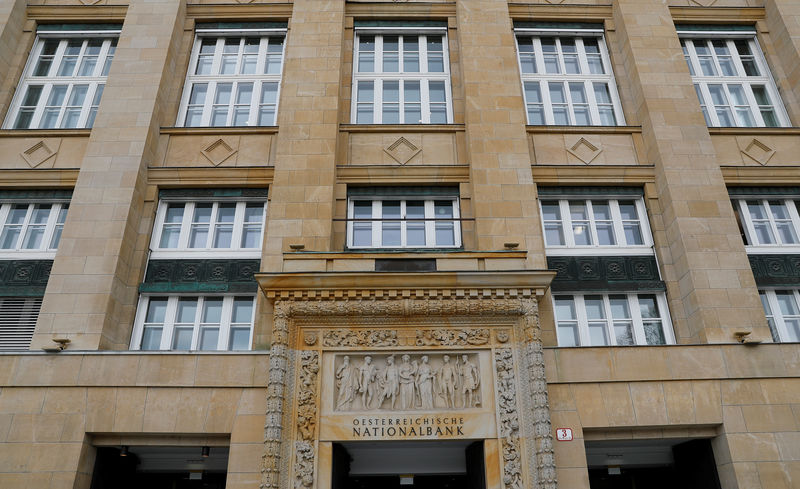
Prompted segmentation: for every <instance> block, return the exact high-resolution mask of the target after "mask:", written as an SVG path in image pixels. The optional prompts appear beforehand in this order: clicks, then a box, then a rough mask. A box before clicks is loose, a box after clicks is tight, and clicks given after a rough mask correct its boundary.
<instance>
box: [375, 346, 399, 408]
mask: <svg viewBox="0 0 800 489" xmlns="http://www.w3.org/2000/svg"><path fill="white" fill-rule="evenodd" d="M380 381H382V390H381V395H380V397H379V398H378V407H380V406H381V405H382V404H383V401H385V400H387V399H391V400H392V403H391V407H392V409H394V405H395V401H396V400H397V394H398V392H399V390H400V378H399V372H398V371H397V365H395V364H394V355H391V356H389V357H386V368H385V369H383V372H382V375H381V378H380Z"/></svg>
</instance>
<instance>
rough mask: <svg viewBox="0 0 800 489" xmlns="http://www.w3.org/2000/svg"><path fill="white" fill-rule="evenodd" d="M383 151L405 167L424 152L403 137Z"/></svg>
mask: <svg viewBox="0 0 800 489" xmlns="http://www.w3.org/2000/svg"><path fill="white" fill-rule="evenodd" d="M383 150H384V151H385V152H386V154H388V155H389V156H391V157H392V158H393V159H394V160H395V161H396V162H398V163H400V164H401V165H405V164H406V163H408V162H409V161H411V158H413V157H415V156H417V155H418V154H419V152H420V151H422V149H420V148H418V147H416V146H415V145H414V144H413V143H411V141H409V140H408V139H406V138H404V137H401V138H400V139H398V140H397V141H395V142H393V143H392V144H390V145H389V146H387V147H386V148H383Z"/></svg>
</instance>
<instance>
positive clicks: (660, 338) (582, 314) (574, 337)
mask: <svg viewBox="0 0 800 489" xmlns="http://www.w3.org/2000/svg"><path fill="white" fill-rule="evenodd" d="M553 303H554V305H555V309H554V310H555V313H556V329H557V336H558V346H606V345H617V346H621V345H666V344H674V343H675V337H674V336H673V332H672V326H671V323H670V319H669V310H668V308H667V303H666V298H665V296H664V294H663V293H638V294H637V293H578V294H570V293H563V294H562V293H553Z"/></svg>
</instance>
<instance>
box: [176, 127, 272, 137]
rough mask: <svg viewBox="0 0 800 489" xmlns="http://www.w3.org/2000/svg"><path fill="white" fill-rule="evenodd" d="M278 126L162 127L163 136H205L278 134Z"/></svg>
mask: <svg viewBox="0 0 800 489" xmlns="http://www.w3.org/2000/svg"><path fill="white" fill-rule="evenodd" d="M277 133H278V126H259V127H239V126H237V127H162V128H161V134H170V135H205V134H277Z"/></svg>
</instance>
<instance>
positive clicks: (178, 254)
mask: <svg viewBox="0 0 800 489" xmlns="http://www.w3.org/2000/svg"><path fill="white" fill-rule="evenodd" d="M208 203H210V204H212V211H211V214H212V215H211V217H210V219H209V221H208V223H207V225H208V236H207V238H206V243H207V244H208V243H212V242H213V241H212V240H213V235H214V233H213V232H212V231H213V230H214V229H215V228H214V226H215V225H216V224H217V223H218V221H217V220H216V217H217V212H216V209H218V207H219V204H231V203H234V204H236V210H235V215H234V221H233V230H232V235H231V243H237V242H238V243H241V238H242V234H243V231H244V227H245V224H246V223H245V221H244V213H245V208H246V206H247V204H253V203H256V204H259V203H260V204H263V211H262V213H261V233H260V235H259V240H258V247H257V248H242V247H241V246H238V247H230V248H213V247H211V248H209V247H204V248H189V247H188V242H189V234H190V232H191V228H192V223H193V218H194V209H195V206H196V205H197V204H208ZM170 204H184V210H183V216H182V218H181V223H180V232H179V237H178V246H177V247H175V248H161V247H160V246H159V244H160V242H161V235H162V234H163V231H164V224H165V222H164V220H165V218H166V214H167V209H168V207H169V205H170ZM266 218H267V200H266V199H265V198H246V197H234V198H224V197H223V198H220V197H196V198H163V197H162V198H161V199H159V203H158V208H157V210H156V215H155V220H154V221H153V232H152V236H151V239H150V258H149V259H151V260H156V259H165V258H168V259H180V258H186V257H187V255H190V256H191V257H192V258H223V257H230V258H236V259H248V258H258V259H260V258H261V248H262V246H263V241H264V228H265V226H266Z"/></svg>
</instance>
